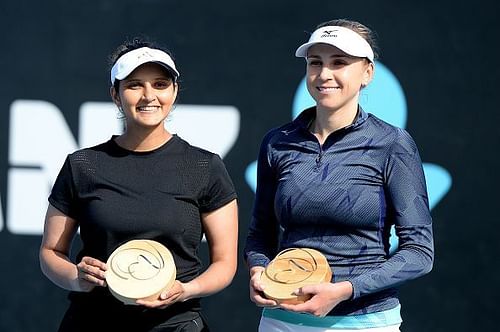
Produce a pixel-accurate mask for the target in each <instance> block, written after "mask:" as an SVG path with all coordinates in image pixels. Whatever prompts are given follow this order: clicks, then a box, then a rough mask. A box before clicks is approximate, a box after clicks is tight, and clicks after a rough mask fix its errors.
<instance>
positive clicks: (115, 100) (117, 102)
mask: <svg viewBox="0 0 500 332" xmlns="http://www.w3.org/2000/svg"><path fill="white" fill-rule="evenodd" d="M109 94H110V95H111V99H112V100H113V103H115V105H116V106H118V108H120V107H121V106H122V102H121V101H120V95H119V94H118V93H117V92H116V90H115V87H114V86H112V87H110V88H109Z"/></svg>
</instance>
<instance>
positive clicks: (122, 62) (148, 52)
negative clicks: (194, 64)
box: [111, 47, 180, 85]
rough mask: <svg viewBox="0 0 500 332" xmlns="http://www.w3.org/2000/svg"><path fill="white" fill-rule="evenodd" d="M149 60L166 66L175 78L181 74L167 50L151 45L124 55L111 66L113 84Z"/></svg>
mask: <svg viewBox="0 0 500 332" xmlns="http://www.w3.org/2000/svg"><path fill="white" fill-rule="evenodd" d="M147 62H154V63H158V64H160V65H162V66H163V67H165V68H166V69H167V70H168V71H169V72H170V73H172V75H174V80H177V78H178V77H179V76H180V74H179V72H178V71H177V69H176V68H175V63H174V60H172V58H171V57H170V56H169V55H168V54H167V53H165V52H163V51H161V50H157V49H154V48H149V47H141V48H137V49H135V50H132V51H130V52H127V53H125V54H124V55H122V56H121V57H120V58H118V60H117V61H116V63H115V64H114V65H113V68H111V85H113V84H115V80H123V79H124V78H125V77H127V76H128V75H130V73H131V72H133V71H134V69H136V68H137V67H139V66H140V65H142V64H145V63H147Z"/></svg>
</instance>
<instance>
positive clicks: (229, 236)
mask: <svg viewBox="0 0 500 332" xmlns="http://www.w3.org/2000/svg"><path fill="white" fill-rule="evenodd" d="M202 222H203V227H204V230H205V236H206V239H207V242H208V246H209V252H210V265H209V266H208V268H207V269H206V270H205V271H204V272H203V273H202V274H201V275H199V276H198V277H196V278H195V279H193V280H191V281H189V282H187V283H182V282H180V281H178V280H177V281H176V282H175V283H174V286H173V287H172V288H171V289H170V290H168V291H165V292H163V293H162V294H160V297H159V298H158V299H157V300H155V301H143V300H138V301H137V302H136V303H137V304H139V305H143V306H145V307H149V308H165V307H167V306H169V305H171V304H173V303H175V302H180V301H186V300H189V299H191V298H197V297H204V296H208V295H211V294H214V293H216V292H218V291H220V290H222V289H224V288H225V287H227V286H228V285H229V284H230V283H231V281H232V280H233V277H234V275H235V273H236V267H237V257H238V250H237V249H238V205H237V202H236V200H233V201H231V202H230V203H228V204H226V205H224V206H223V207H221V208H219V209H217V210H215V211H212V212H209V213H204V214H202Z"/></svg>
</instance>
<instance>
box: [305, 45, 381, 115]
mask: <svg viewBox="0 0 500 332" xmlns="http://www.w3.org/2000/svg"><path fill="white" fill-rule="evenodd" d="M306 76H307V90H308V91H309V93H310V94H311V96H312V97H313V98H314V100H315V101H316V104H317V107H318V109H323V110H327V111H337V110H341V109H346V110H354V111H357V107H358V98H359V91H360V90H361V88H362V87H364V86H366V85H367V84H368V83H369V82H370V81H371V79H372V77H373V64H372V63H371V62H369V61H368V60H366V59H364V58H357V57H352V56H350V55H347V54H346V53H344V52H342V51H341V50H340V49H338V48H336V47H334V46H331V45H327V44H316V45H313V46H311V47H310V48H309V50H308V53H307V74H306Z"/></svg>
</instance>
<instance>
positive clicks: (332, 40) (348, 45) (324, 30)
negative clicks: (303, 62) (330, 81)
mask: <svg viewBox="0 0 500 332" xmlns="http://www.w3.org/2000/svg"><path fill="white" fill-rule="evenodd" d="M319 43H322V44H328V45H332V46H335V47H337V48H338V49H340V50H341V51H343V52H344V53H346V54H348V55H351V56H355V57H359V58H367V59H368V60H370V61H371V62H372V63H373V60H374V55H373V50H372V48H371V46H370V44H368V42H367V41H366V39H364V38H363V37H361V35H359V34H358V33H356V32H354V31H352V30H351V29H348V28H345V27H340V26H325V27H321V28H319V29H317V30H316V31H314V32H313V33H312V35H311V37H310V38H309V41H308V42H307V43H305V44H303V45H301V46H300V47H299V48H297V51H295V56H296V57H299V58H306V57H307V51H308V50H309V48H310V47H311V46H313V45H315V44H319Z"/></svg>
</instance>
